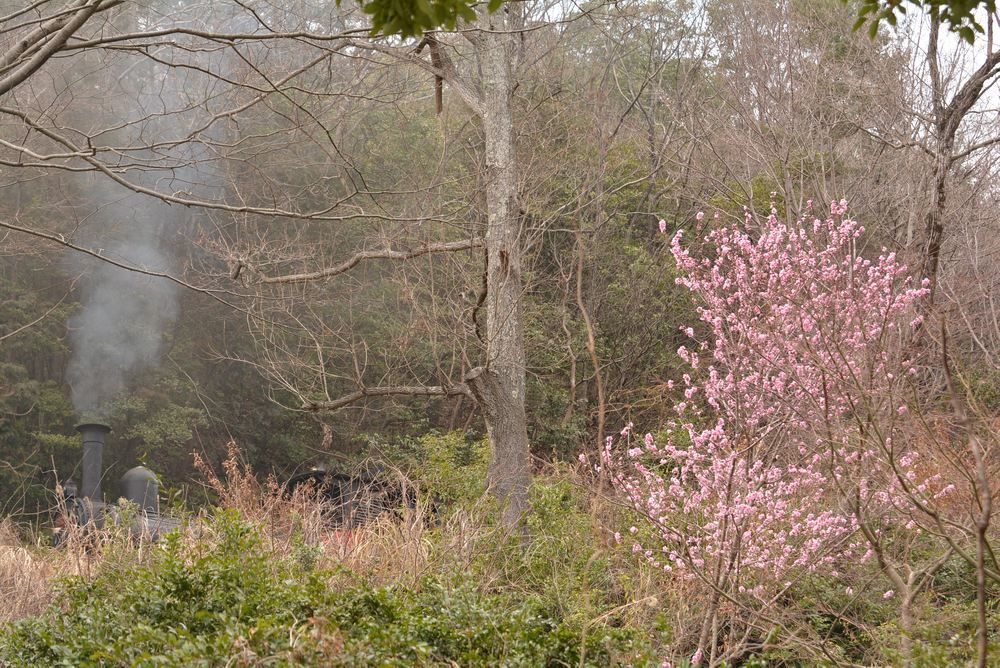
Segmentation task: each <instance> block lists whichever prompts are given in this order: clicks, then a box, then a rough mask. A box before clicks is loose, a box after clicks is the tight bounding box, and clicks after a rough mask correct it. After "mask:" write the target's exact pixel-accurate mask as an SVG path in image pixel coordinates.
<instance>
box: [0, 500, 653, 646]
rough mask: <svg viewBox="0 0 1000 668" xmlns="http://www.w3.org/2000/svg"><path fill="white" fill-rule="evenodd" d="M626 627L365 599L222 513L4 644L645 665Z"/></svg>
mask: <svg viewBox="0 0 1000 668" xmlns="http://www.w3.org/2000/svg"><path fill="white" fill-rule="evenodd" d="M647 659H648V656H647V653H646V649H645V645H644V643H643V642H642V639H641V638H640V635H639V634H638V633H637V632H635V631H634V630H630V629H627V628H611V627H610V626H608V625H606V624H603V623H597V624H590V625H587V624H584V623H580V622H579V621H578V620H574V619H565V618H560V616H559V615H558V614H555V613H554V611H553V609H552V608H551V606H545V605H543V604H542V602H541V601H539V600H537V599H535V598H534V597H522V596H517V595H509V594H505V593H504V592H502V591H484V590H482V589H481V588H479V587H477V586H475V584H474V583H473V582H472V581H471V579H470V578H464V579H463V578H461V577H458V576H455V575H452V576H445V575H441V574H438V575H425V576H424V577H422V578H421V579H420V580H419V581H418V582H417V584H416V586H413V587H403V586H399V585H389V586H384V587H378V588H375V587H371V586H369V585H367V584H366V583H364V582H362V581H361V580H359V578H358V577H356V576H355V575H353V574H352V573H350V572H347V571H343V570H340V571H338V570H333V571H324V570H320V569H315V568H312V567H311V566H309V565H305V564H304V563H303V560H301V559H296V558H294V556H293V555H291V554H289V555H281V554H277V553H275V552H274V551H271V550H268V549H266V548H265V545H264V542H263V541H262V540H261V538H260V536H259V535H258V529H255V528H253V527H252V526H251V525H249V524H247V523H245V522H243V521H242V520H241V519H240V518H239V516H238V515H237V514H236V513H234V512H219V513H216V514H215V515H214V516H212V517H211V518H210V519H209V520H208V521H207V522H206V523H205V525H204V527H203V530H202V534H201V535H200V536H199V537H198V538H197V539H193V538H191V537H190V536H182V535H180V534H175V535H172V536H171V537H170V538H169V539H168V540H167V541H166V542H165V543H164V544H163V545H162V546H159V547H157V548H156V549H155V552H154V554H153V555H152V556H151V557H150V558H149V559H148V560H147V561H146V562H145V563H143V564H137V565H136V566H135V567H134V568H132V569H125V570H123V569H120V568H115V569H104V570H102V571H101V572H100V573H99V574H97V576H96V577H94V578H92V579H84V578H78V577H74V578H69V579H67V580H66V581H65V582H64V584H63V587H62V590H61V592H60V594H59V595H58V597H57V598H56V600H55V601H54V602H53V603H52V604H51V605H50V606H49V607H48V608H47V609H45V611H44V612H43V613H42V614H41V615H40V616H38V617H34V618H28V619H24V620H21V621H19V622H17V623H15V624H13V625H11V626H10V627H9V628H8V629H6V630H5V631H4V632H3V633H0V664H3V665H12V666H57V665H62V666H66V665H72V666H133V665H135V666H215V665H243V666H250V665H324V666H325V665H336V666H367V665H381V666H430V665H455V664H457V665H462V666H497V665H505V666H542V665H552V666H561V665H571V666H581V665H590V666H608V665H619V664H628V665H636V664H643V663H645V662H646V661H647Z"/></svg>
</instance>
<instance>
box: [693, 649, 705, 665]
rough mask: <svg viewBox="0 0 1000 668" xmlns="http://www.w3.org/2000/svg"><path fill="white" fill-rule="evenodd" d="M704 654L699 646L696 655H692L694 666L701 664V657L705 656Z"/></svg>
mask: <svg viewBox="0 0 1000 668" xmlns="http://www.w3.org/2000/svg"><path fill="white" fill-rule="evenodd" d="M703 654H704V653H703V652H702V651H701V648H700V647H699V648H698V651H697V652H695V653H694V655H693V656H692V657H691V665H692V666H699V665H701V657H702V656H703Z"/></svg>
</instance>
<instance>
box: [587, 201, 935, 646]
mask: <svg viewBox="0 0 1000 668" xmlns="http://www.w3.org/2000/svg"><path fill="white" fill-rule="evenodd" d="M846 213H847V204H846V202H839V203H833V204H832V206H831V208H830V212H829V215H827V216H824V217H818V216H815V215H812V213H811V207H810V213H809V214H808V215H807V216H806V217H804V218H802V219H800V220H799V221H797V222H796V223H795V224H793V225H787V224H785V223H783V222H781V221H779V219H778V217H777V211H776V210H775V209H774V208H772V211H771V215H770V216H769V217H768V218H767V219H765V220H762V221H757V220H755V219H754V218H753V217H751V216H750V215H749V214H747V215H746V217H745V220H744V222H743V225H742V226H739V225H736V226H720V227H717V228H716V229H715V230H714V231H713V232H711V233H710V235H709V236H708V239H707V241H708V244H709V247H711V248H713V249H714V253H713V255H712V257H710V258H702V259H698V258H696V257H694V256H692V254H691V253H690V252H689V251H688V250H687V249H686V248H685V247H684V246H683V245H682V237H681V234H680V233H678V234H677V235H675V236H674V238H673V240H672V244H671V251H672V253H673V256H674V258H675V260H676V263H677V267H678V269H679V272H680V277H679V278H678V279H677V281H678V283H679V284H681V285H683V286H685V287H686V288H688V289H689V290H691V291H692V293H694V295H695V296H696V298H697V300H698V301H699V302H700V304H701V306H700V308H699V310H698V313H699V316H700V320H701V322H702V325H701V326H700V327H699V331H700V332H703V335H702V336H700V337H699V338H701V339H702V340H701V341H696V340H695V338H696V336H695V330H694V328H685V333H686V334H687V335H688V336H689V337H690V338H691V340H692V343H691V345H690V346H683V347H681V348H680V349H679V350H678V354H679V355H680V356H681V357H682V358H683V359H684V360H685V361H686V362H687V363H688V364H689V365H690V367H691V373H690V374H685V375H684V377H683V399H682V400H681V401H680V402H679V403H678V404H677V405H676V407H675V409H676V413H677V420H676V421H675V422H674V423H672V424H671V425H670V429H669V430H668V431H667V435H666V438H665V439H662V440H661V441H660V442H657V441H656V440H655V439H654V438H653V437H652V436H651V435H646V437H645V438H644V439H643V440H642V442H641V443H637V442H635V440H634V439H633V438H632V436H631V434H630V433H629V432H630V430H629V429H626V430H625V431H623V433H622V436H623V442H624V444H625V445H624V447H620V446H618V445H617V444H615V443H613V442H612V441H611V440H610V439H609V441H608V444H607V447H606V449H605V451H604V452H603V454H602V468H603V471H604V473H605V474H607V475H609V476H610V479H611V480H612V482H613V484H614V485H615V487H616V488H617V489H618V490H619V491H620V492H621V493H623V494H624V496H625V497H626V498H627V499H628V500H629V502H630V504H631V505H632V506H633V507H634V508H635V509H636V510H638V511H639V512H640V513H641V514H642V515H643V516H645V517H646V518H647V519H648V520H649V523H650V525H649V526H650V527H651V528H652V530H651V531H650V530H647V529H646V528H642V529H640V528H634V529H633V537H632V541H633V546H632V548H633V550H634V551H636V552H639V553H641V554H642V555H644V556H645V558H646V559H647V560H648V561H649V562H650V563H651V564H652V565H654V566H655V567H657V568H660V569H662V570H664V571H672V572H675V573H678V574H679V575H681V576H682V577H686V578H692V579H696V580H698V581H701V582H703V583H704V584H706V585H708V586H709V587H710V590H711V592H712V596H711V605H710V606H709V609H708V610H707V611H706V614H705V616H704V622H703V625H702V628H701V633H700V637H699V639H698V647H697V652H696V656H697V657H698V659H699V660H700V659H701V658H702V657H703V656H704V657H705V658H708V659H709V662H710V663H717V662H718V661H722V660H724V659H725V658H726V657H721V656H717V655H716V647H717V646H718V642H717V640H718V637H717V636H718V634H719V633H720V631H719V623H718V615H719V611H720V606H726V605H728V606H738V607H742V608H744V609H750V610H753V611H755V612H756V613H757V614H758V615H759V616H760V617H759V618H760V619H767V610H768V609H770V608H773V607H774V606H775V604H776V602H777V601H779V600H780V598H781V597H782V595H783V594H784V592H785V591H787V589H788V588H789V587H790V586H792V584H793V582H794V581H796V580H798V579H799V578H803V577H807V576H809V575H810V574H812V573H816V572H821V573H822V574H824V575H833V576H834V577H835V576H836V575H837V571H838V568H839V567H840V566H839V564H849V563H859V562H864V561H866V560H868V559H871V558H872V557H875V558H876V559H877V560H878V562H879V565H880V566H883V567H885V566H886V565H889V564H888V562H887V557H886V555H885V552H884V549H883V547H884V546H883V542H882V536H883V532H884V531H886V530H888V529H889V528H890V527H892V526H896V525H898V524H899V523H900V522H902V523H906V524H910V525H912V524H913V520H912V519H911V516H912V512H911V507H912V501H913V500H914V499H915V498H923V499H929V500H930V499H933V498H935V496H939V495H941V494H946V493H947V491H946V488H944V487H943V486H942V485H941V482H940V480H939V479H938V478H937V477H936V476H935V475H934V474H933V473H929V472H928V471H926V470H924V469H922V468H921V466H920V462H919V457H918V455H917V453H916V452H914V451H911V450H910V449H908V448H907V446H906V445H905V443H904V442H903V441H905V439H902V438H900V434H901V431H900V429H901V425H902V423H903V421H904V420H905V419H906V416H907V412H908V408H907V404H906V402H905V401H904V397H906V396H907V392H908V390H909V388H911V387H912V375H913V374H914V373H915V369H913V367H912V365H911V362H910V360H908V359H907V349H908V343H909V342H910V339H911V338H912V336H911V335H912V331H913V330H914V329H915V328H917V327H918V326H919V325H920V319H919V318H918V317H915V316H914V313H915V310H914V306H915V304H916V302H917V301H918V300H919V299H920V298H921V297H923V296H924V295H925V294H926V290H927V288H926V284H923V285H916V284H914V282H913V280H912V279H911V278H910V277H909V276H908V274H907V270H906V268H905V267H904V266H903V265H902V264H901V263H900V262H899V261H898V260H897V258H896V257H895V255H894V254H893V253H889V252H886V251H885V250H884V249H883V251H882V253H881V254H880V255H878V256H877V257H876V258H874V259H866V258H865V257H863V256H862V255H861V254H860V253H859V252H858V245H859V241H860V239H861V238H862V234H863V232H864V230H863V229H862V228H861V227H860V226H859V225H858V224H857V222H855V221H854V220H852V219H850V218H849V217H847V216H846ZM700 219H701V218H700V217H699V220H700ZM884 562H885V563H884ZM907 572H908V573H910V572H917V571H912V570H910V571H907ZM890 580H892V578H891V577H890ZM896 584H899V583H896V582H895V580H893V585H894V588H892V589H890V590H889V592H888V594H887V598H888V597H892V596H893V595H894V593H893V592H895V591H896V589H898V587H895V585H896ZM903 584H905V583H903ZM911 584H913V583H911ZM904 588H905V587H904ZM911 589H912V587H911ZM900 593H901V594H904V595H910V590H906V591H902V590H900ZM728 632H729V633H734V628H733V626H732V625H729V631H728ZM740 632H744V633H749V631H740Z"/></svg>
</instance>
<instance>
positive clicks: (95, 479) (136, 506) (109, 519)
mask: <svg viewBox="0 0 1000 668" xmlns="http://www.w3.org/2000/svg"><path fill="white" fill-rule="evenodd" d="M76 430H77V431H78V432H80V434H81V436H82V438H83V466H82V469H83V471H82V477H81V480H80V486H79V487H77V485H76V483H75V482H74V481H73V480H72V479H67V480H65V481H64V482H63V486H62V489H63V502H64V510H63V513H62V517H61V518H60V520H61V521H60V522H58V523H57V524H58V525H59V526H57V527H56V533H55V540H56V542H57V543H58V542H60V540H61V539H62V538H63V531H64V530H65V529H66V528H67V526H69V525H76V526H91V527H97V528H101V527H104V526H105V525H107V524H123V523H124V524H127V525H128V528H129V531H131V532H132V533H133V534H134V535H136V536H150V537H153V538H157V537H159V536H160V535H161V534H163V533H165V532H167V531H170V530H171V529H174V528H176V527H177V526H178V525H179V524H180V522H179V520H177V519H176V518H174V517H170V516H168V515H161V514H160V500H159V494H160V485H159V481H158V480H157V479H156V474H154V473H153V472H152V471H150V470H149V469H147V468H146V467H145V466H136V467H134V468H131V469H129V470H128V471H126V472H125V475H123V476H122V477H121V480H120V481H119V488H120V495H119V499H120V501H119V502H116V503H107V502H106V501H105V496H104V491H103V489H102V483H103V478H104V442H105V438H106V437H107V435H108V434H109V433H110V432H111V427H109V426H107V425H105V424H101V423H99V422H85V423H82V424H79V425H77V427H76ZM121 501H125V502H127V505H126V504H125V503H122V502H121Z"/></svg>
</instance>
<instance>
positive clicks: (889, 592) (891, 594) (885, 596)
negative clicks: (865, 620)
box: [882, 589, 896, 600]
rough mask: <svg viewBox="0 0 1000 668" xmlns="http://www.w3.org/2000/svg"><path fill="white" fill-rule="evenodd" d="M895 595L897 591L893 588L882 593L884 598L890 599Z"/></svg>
mask: <svg viewBox="0 0 1000 668" xmlns="http://www.w3.org/2000/svg"><path fill="white" fill-rule="evenodd" d="M895 595H896V592H894V591H893V590H891V589H890V590H889V591H887V592H886V593H884V594H882V598H884V599H886V600H888V599H890V598H892V597H893V596H895Z"/></svg>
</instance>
